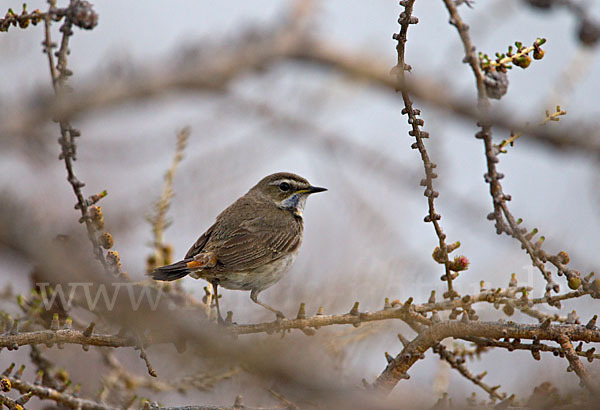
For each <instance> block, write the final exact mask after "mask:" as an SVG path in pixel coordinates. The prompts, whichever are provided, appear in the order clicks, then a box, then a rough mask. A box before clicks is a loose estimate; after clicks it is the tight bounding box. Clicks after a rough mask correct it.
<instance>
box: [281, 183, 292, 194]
mask: <svg viewBox="0 0 600 410" xmlns="http://www.w3.org/2000/svg"><path fill="white" fill-rule="evenodd" d="M290 188H291V187H290V184H288V183H287V182H282V183H281V184H279V189H281V190H282V191H283V192H286V191H289V190H290Z"/></svg>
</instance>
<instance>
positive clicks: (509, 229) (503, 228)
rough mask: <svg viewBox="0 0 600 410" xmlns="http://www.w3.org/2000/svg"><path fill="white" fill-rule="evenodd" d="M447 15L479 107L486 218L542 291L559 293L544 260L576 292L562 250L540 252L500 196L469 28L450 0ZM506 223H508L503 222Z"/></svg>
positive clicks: (577, 281)
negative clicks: (526, 262)
mask: <svg viewBox="0 0 600 410" xmlns="http://www.w3.org/2000/svg"><path fill="white" fill-rule="evenodd" d="M443 1H444V4H445V5H446V8H447V9H448V12H449V14H450V24H452V25H454V26H455V27H456V29H457V30H458V33H459V35H460V38H461V41H462V43H463V46H464V50H465V58H464V62H466V63H468V64H469V66H470V67H471V70H472V71H473V75H474V77H475V80H476V84H477V95H478V108H479V123H478V125H479V126H480V127H481V130H480V131H479V132H478V133H477V134H476V138H479V139H481V140H483V143H484V147H485V158H486V163H487V172H486V174H485V175H484V177H485V180H486V181H487V183H488V184H489V186H490V195H491V196H492V200H493V212H492V213H490V214H489V215H488V219H490V220H494V221H495V224H496V233H498V234H501V233H507V234H508V235H511V236H512V237H514V238H515V239H517V240H518V241H519V242H520V243H521V246H522V248H523V249H525V251H526V252H527V254H528V255H529V257H530V258H531V262H532V264H533V266H535V267H536V268H537V269H538V270H539V271H540V272H541V274H542V276H543V277H544V279H545V280H546V282H547V285H546V291H547V293H549V292H550V291H554V292H556V293H558V292H559V290H560V287H559V285H558V284H557V283H556V282H554V280H553V279H552V277H551V272H550V271H548V270H546V266H545V263H546V262H547V261H548V262H550V263H551V264H553V265H554V266H556V268H557V269H558V275H563V274H564V275H565V276H566V277H567V279H568V282H569V287H571V288H572V289H577V288H579V287H580V286H581V285H582V281H581V279H580V274H579V272H578V271H575V270H573V269H570V268H568V267H567V266H566V263H567V262H568V254H567V253H566V252H564V251H562V252H561V253H559V254H558V255H549V254H547V253H546V252H544V251H543V250H542V249H541V245H542V242H543V240H544V238H543V237H541V238H540V239H539V240H538V241H537V242H535V243H533V242H532V239H533V237H534V236H535V235H536V234H537V229H534V230H532V231H531V232H529V233H527V232H528V231H527V229H525V228H523V227H522V226H520V224H521V222H522V221H521V220H520V219H519V220H517V219H516V218H515V217H514V216H513V215H512V214H511V212H510V210H509V208H508V204H507V202H508V201H510V200H511V196H510V195H507V194H506V193H504V191H503V189H502V184H501V183H500V180H501V179H502V178H503V177H504V175H503V174H501V173H500V172H498V170H497V167H496V164H497V163H498V162H499V159H498V155H497V154H498V153H499V152H500V148H499V147H498V146H497V145H494V144H493V140H492V131H491V128H492V122H491V121H490V101H489V98H488V96H487V91H486V87H485V76H484V73H483V71H482V70H481V67H480V64H479V58H478V56H477V54H476V48H475V46H474V45H473V43H472V41H471V38H470V36H469V33H468V31H469V27H468V25H467V24H465V23H464V22H463V21H462V18H461V16H460V14H459V13H458V10H457V8H456V5H455V3H454V1H452V0H443ZM505 219H506V221H507V222H508V224H507V223H506V222H505ZM563 253H564V255H566V258H564V257H561V254H563ZM583 285H584V289H586V290H587V289H589V288H590V287H591V283H588V282H587V281H586V282H585V283H584V284H583Z"/></svg>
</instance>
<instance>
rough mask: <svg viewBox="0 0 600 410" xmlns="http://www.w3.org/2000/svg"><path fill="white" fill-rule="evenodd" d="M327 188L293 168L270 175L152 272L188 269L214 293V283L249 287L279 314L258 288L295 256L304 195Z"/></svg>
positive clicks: (172, 274) (163, 275) (161, 275)
mask: <svg viewBox="0 0 600 410" xmlns="http://www.w3.org/2000/svg"><path fill="white" fill-rule="evenodd" d="M325 190H326V189H325V188H318V187H313V186H311V185H310V184H309V183H308V181H307V180H306V179H304V178H302V177H300V176H298V175H295V174H292V173H287V172H280V173H276V174H272V175H269V176H267V177H265V178H263V179H262V180H261V181H260V182H258V183H257V184H256V185H255V186H254V187H252V188H251V189H250V190H249V191H248V193H246V195H244V196H242V197H241V198H239V199H238V200H237V201H235V202H234V203H233V204H232V205H230V206H229V207H228V208H227V209H225V210H224V211H223V212H221V214H220V215H219V216H217V219H216V221H215V223H214V224H213V225H212V226H211V227H210V228H208V230H207V231H206V232H205V233H204V234H202V236H200V238H198V240H197V241H196V243H195V244H194V245H193V246H192V247H191V248H190V250H189V251H188V253H187V254H186V256H185V259H184V260H182V261H179V262H177V263H174V264H172V265H168V266H163V267H161V268H158V269H156V270H155V271H154V272H152V274H151V275H152V277H153V278H154V279H157V280H167V281H170V280H176V279H180V278H182V277H184V276H186V275H188V274H192V276H194V277H199V278H202V279H205V280H207V281H208V282H210V283H211V284H212V285H213V287H214V289H215V293H216V288H217V286H218V285H220V286H223V287H224V288H227V289H237V290H250V291H251V294H250V298H251V299H252V300H253V301H254V302H256V303H258V304H260V305H262V306H264V307H265V308H267V309H269V310H271V311H273V312H275V313H277V315H278V316H283V315H281V313H280V312H278V311H276V310H275V309H273V308H271V307H270V306H267V305H265V304H263V303H262V302H260V301H259V300H258V294H259V293H260V292H261V291H263V290H265V289H267V288H268V287H270V286H271V285H273V284H275V283H276V282H277V281H279V280H280V279H281V277H282V276H283V275H284V274H285V272H286V271H287V270H288V269H289V267H290V266H291V264H292V263H293V262H294V259H295V258H296V255H297V254H298V250H299V248H300V244H301V243H302V233H303V221H302V211H303V209H304V204H305V203H306V198H307V197H308V195H310V194H312V193H315V192H321V191H325ZM217 301H218V299H217ZM217 309H218V303H217ZM219 317H220V315H219Z"/></svg>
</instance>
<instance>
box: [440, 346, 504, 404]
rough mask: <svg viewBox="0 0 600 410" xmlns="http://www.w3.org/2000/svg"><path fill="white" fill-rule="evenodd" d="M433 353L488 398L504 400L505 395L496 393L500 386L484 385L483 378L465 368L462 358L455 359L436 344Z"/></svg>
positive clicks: (453, 355)
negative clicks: (483, 392) (481, 390)
mask: <svg viewBox="0 0 600 410" xmlns="http://www.w3.org/2000/svg"><path fill="white" fill-rule="evenodd" d="M433 352H434V353H437V354H438V355H439V356H440V358H441V359H442V360H444V361H446V363H448V364H449V365H450V366H451V367H452V368H453V369H456V370H457V371H458V372H459V373H460V374H461V375H462V376H463V377H465V378H466V379H468V380H470V381H471V382H473V384H475V385H476V386H479V387H481V388H482V389H483V390H484V391H485V392H486V393H487V394H488V395H489V396H490V398H492V399H496V400H504V399H505V398H506V393H498V389H499V388H500V386H490V385H488V384H487V383H484V382H483V377H480V376H479V375H474V374H473V373H471V371H470V370H469V369H468V368H467V366H465V363H464V359H463V358H461V357H456V355H455V354H454V353H452V352H450V351H449V350H448V349H447V348H446V347H445V346H443V345H442V344H440V343H438V344H437V345H436V346H433Z"/></svg>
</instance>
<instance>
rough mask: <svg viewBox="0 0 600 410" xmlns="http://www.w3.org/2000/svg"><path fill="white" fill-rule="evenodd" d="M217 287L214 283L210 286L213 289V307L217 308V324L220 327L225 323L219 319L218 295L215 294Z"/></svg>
mask: <svg viewBox="0 0 600 410" xmlns="http://www.w3.org/2000/svg"><path fill="white" fill-rule="evenodd" d="M218 286H219V285H217V284H216V283H213V284H212V287H213V298H214V299H215V305H216V306H217V323H219V324H220V325H222V324H225V321H224V320H223V318H222V317H221V311H220V310H219V294H218V293H217V287H218Z"/></svg>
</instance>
